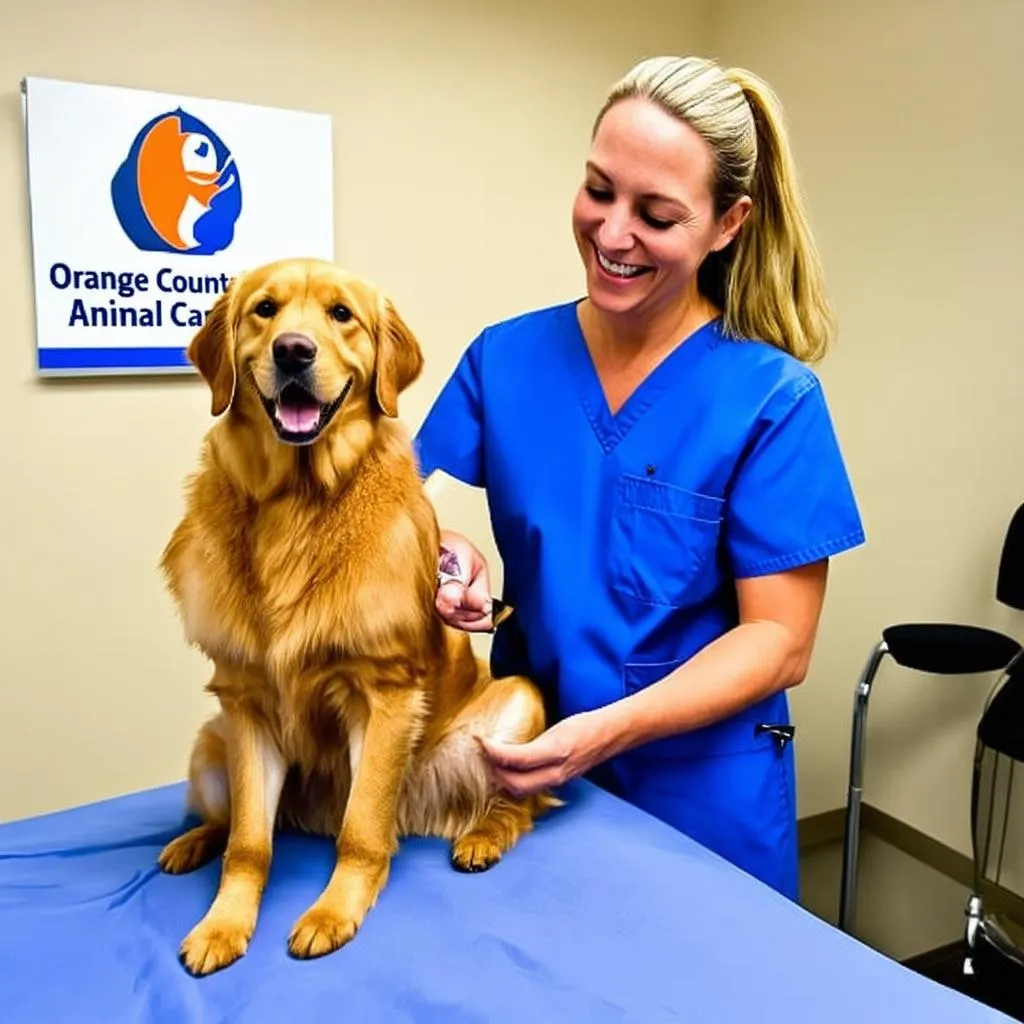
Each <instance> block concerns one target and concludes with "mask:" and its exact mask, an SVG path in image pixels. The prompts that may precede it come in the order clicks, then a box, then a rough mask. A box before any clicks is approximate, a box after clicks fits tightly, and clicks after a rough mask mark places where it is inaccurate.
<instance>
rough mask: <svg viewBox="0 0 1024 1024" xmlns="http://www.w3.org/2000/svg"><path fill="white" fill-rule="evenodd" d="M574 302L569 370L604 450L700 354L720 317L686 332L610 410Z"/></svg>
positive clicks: (570, 307) (571, 306)
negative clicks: (623, 399)
mask: <svg viewBox="0 0 1024 1024" xmlns="http://www.w3.org/2000/svg"><path fill="white" fill-rule="evenodd" d="M578 305H579V303H578V302H572V303H569V304H568V306H567V307H566V313H567V316H568V317H569V321H570V324H569V336H570V338H571V344H570V346H569V355H570V360H571V363H572V372H573V377H574V380H575V383H576V392H577V394H578V395H579V399H580V403H581V405H582V406H583V411H584V413H585V414H586V417H587V420H588V421H589V422H590V426H591V428H592V429H593V431H594V435H595V436H596V438H597V440H598V443H599V444H600V445H601V447H602V449H603V450H604V452H605V453H606V454H607V453H608V452H610V451H612V450H613V449H614V448H615V446H616V445H617V444H618V443H619V442H620V441H621V440H622V439H623V438H625V436H626V435H627V434H628V433H629V431H630V429H631V428H632V427H633V426H634V425H635V424H636V423H638V422H639V421H640V419H642V418H643V416H644V414H645V413H646V412H647V411H648V410H649V409H650V408H651V406H652V405H654V403H655V402H657V400H658V399H659V398H660V397H661V396H662V395H663V394H664V393H665V391H666V390H667V389H668V388H669V387H670V385H671V384H672V383H673V382H674V381H675V380H678V374H679V372H680V370H681V369H682V368H683V367H685V366H687V365H690V364H692V363H693V361H694V360H695V359H697V358H698V357H699V356H700V354H701V353H702V352H703V351H704V349H705V348H706V347H707V342H708V340H709V339H710V338H711V336H712V334H713V333H714V332H715V331H716V330H717V328H718V325H719V323H720V322H721V318H720V317H716V318H715V319H712V320H709V321H708V322H707V323H705V324H703V325H701V326H700V327H698V328H697V329H696V330H695V331H693V332H691V333H690V334H688V335H687V336H686V337H685V338H684V339H683V340H682V341H681V342H680V343H679V344H677V345H676V346H675V348H673V349H672V351H671V352H669V354H668V355H667V356H665V358H664V359H662V361H661V362H660V363H658V365H657V366H655V367H654V369H653V370H651V371H650V373H648V374H647V376H646V377H644V378H643V380H641V381H640V383H639V384H638V385H637V386H636V387H635V388H634V389H633V391H632V393H631V394H630V396H629V397H628V398H627V399H626V401H625V402H624V403H623V404H622V406H621V407H620V408H619V411H618V412H616V413H613V412H612V411H611V407H610V406H609V405H608V400H607V398H606V397H605V393H604V388H603V387H601V378H600V377H599V376H598V373H597V367H596V366H595V365H594V361H593V359H592V357H591V355H590V349H589V348H588V347H587V339H586V337H585V336H584V334H583V328H582V327H581V326H580V322H579V314H578V311H577V307H578Z"/></svg>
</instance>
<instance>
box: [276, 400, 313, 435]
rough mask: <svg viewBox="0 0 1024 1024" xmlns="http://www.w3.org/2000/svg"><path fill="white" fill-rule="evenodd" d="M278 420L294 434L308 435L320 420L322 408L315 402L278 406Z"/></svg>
mask: <svg viewBox="0 0 1024 1024" xmlns="http://www.w3.org/2000/svg"><path fill="white" fill-rule="evenodd" d="M277 418H278V421H279V422H280V424H281V426H282V427H284V429H285V430H287V431H289V433H292V434H308V433H309V431H311V430H312V429H313V428H314V427H315V426H316V424H317V420H319V419H320V407H319V406H318V405H316V404H315V403H313V402H298V403H289V404H287V405H282V404H280V403H279V404H278V406H277Z"/></svg>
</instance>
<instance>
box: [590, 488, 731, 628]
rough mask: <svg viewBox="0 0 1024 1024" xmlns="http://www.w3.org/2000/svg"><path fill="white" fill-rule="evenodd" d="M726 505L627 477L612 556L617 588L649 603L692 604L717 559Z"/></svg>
mask: <svg viewBox="0 0 1024 1024" xmlns="http://www.w3.org/2000/svg"><path fill="white" fill-rule="evenodd" d="M724 505H725V502H724V501H723V500H722V499H721V498H716V497H713V496H711V495H708V494H700V493H698V492H696V491H690V490H687V489H685V488H683V487H678V486H676V485H675V484H668V483H665V482H664V481H661V480H652V479H651V478H649V477H641V476H633V475H630V474H626V475H623V476H621V477H620V478H619V480H618V484H617V487H616V492H615V505H614V511H613V514H612V522H611V536H610V542H609V551H608V561H609V572H610V583H611V586H612V588H613V589H615V590H617V591H620V592H621V593H624V594H628V595H629V596H630V597H632V598H634V599H635V600H637V601H642V602H644V603H646V604H655V605H666V606H668V607H673V608H679V607H684V606H685V605H688V604H690V603H691V602H692V600H693V590H692V588H693V584H694V582H695V581H696V580H697V579H698V577H699V576H700V573H701V571H702V570H703V569H704V568H705V566H707V565H708V564H709V563H710V562H712V561H713V560H714V557H715V553H716V550H717V548H718V541H719V536H720V534H721V529H722V516H723V508H724ZM700 590H701V591H703V590H704V588H703V587H702V588H700Z"/></svg>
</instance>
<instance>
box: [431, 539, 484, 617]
mask: <svg viewBox="0 0 1024 1024" xmlns="http://www.w3.org/2000/svg"><path fill="white" fill-rule="evenodd" d="M437 567H438V571H439V572H440V573H441V574H442V582H441V584H440V585H439V586H438V588H437V596H436V597H435V599H434V606H435V607H436V608H437V612H438V614H439V615H440V616H441V618H442V619H444V621H445V622H447V623H448V625H450V626H454V627H455V628H456V629H462V630H465V631H466V632H468V633H489V632H490V631H491V629H492V627H493V623H492V620H491V583H490V578H489V576H488V573H487V561H486V560H485V559H484V556H483V555H481V554H480V552H479V551H477V549H476V548H475V547H473V545H472V544H470V542H469V541H468V540H466V538H465V537H463V536H462V534H460V533H454V532H453V531H451V530H442V531H441V552H440V557H439V559H438V566H437ZM452 576H454V577H457V578H456V579H448V578H447V577H452Z"/></svg>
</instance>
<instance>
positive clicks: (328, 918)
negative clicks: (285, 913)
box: [288, 907, 359, 960]
mask: <svg viewBox="0 0 1024 1024" xmlns="http://www.w3.org/2000/svg"><path fill="white" fill-rule="evenodd" d="M358 927H359V926H358V925H357V924H356V922H355V921H353V920H352V919H351V918H348V917H343V916H342V915H341V914H336V913H335V912H334V911H332V910H325V909H322V908H318V907H314V908H311V909H310V910H307V911H306V913H305V914H303V915H302V917H300V918H299V920H298V921H296V922H295V927H294V928H293V929H292V934H291V936H290V937H289V939H288V951H289V952H290V953H291V954H292V956H295V957H298V958H299V959H302V960H309V959H312V958H313V957H318V956H326V955H327V954H328V953H333V952H334V951H335V950H336V949H340V948H341V947H342V946H344V945H345V943H346V942H348V941H349V940H350V939H351V938H352V937H353V936H354V935H355V933H356V931H357V930H358Z"/></svg>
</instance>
